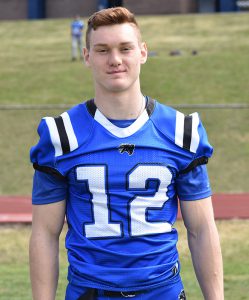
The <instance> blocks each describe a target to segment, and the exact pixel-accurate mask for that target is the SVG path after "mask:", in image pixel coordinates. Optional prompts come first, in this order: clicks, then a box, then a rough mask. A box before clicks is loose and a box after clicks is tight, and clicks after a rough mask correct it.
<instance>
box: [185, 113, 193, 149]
mask: <svg viewBox="0 0 249 300" xmlns="http://www.w3.org/2000/svg"><path fill="white" fill-rule="evenodd" d="M191 137H192V116H185V118H184V133H183V148H184V149H188V150H190V145H191Z"/></svg>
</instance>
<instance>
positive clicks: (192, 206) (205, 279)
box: [180, 197, 224, 300]
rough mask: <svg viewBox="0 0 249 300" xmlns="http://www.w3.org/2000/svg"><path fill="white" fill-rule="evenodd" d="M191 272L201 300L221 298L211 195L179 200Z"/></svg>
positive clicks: (216, 232)
mask: <svg viewBox="0 0 249 300" xmlns="http://www.w3.org/2000/svg"><path fill="white" fill-rule="evenodd" d="M180 205H181V212H182V216H183V220H184V224H185V226H186V228H187V234H188V243H189V249H190V252H191V256H192V261H193V265H194V269H195V273H196V276H197V279H198V282H199V284H200V287H201V290H202V293H203V296H204V299H205V300H223V299H224V288H223V264H222V255H221V248H220V241H219V236H218V231H217V228H216V225H215V221H214V215H213V206H212V200H211V197H208V198H206V199H202V200H197V201H180Z"/></svg>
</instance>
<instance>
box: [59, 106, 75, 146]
mask: <svg viewBox="0 0 249 300" xmlns="http://www.w3.org/2000/svg"><path fill="white" fill-rule="evenodd" d="M61 117H62V119H63V123H64V126H65V129H66V133H67V137H68V140H69V145H70V151H73V150H75V149H77V148H78V146H79V145H78V141H77V138H76V135H75V133H74V129H73V126H72V123H71V120H70V117H69V114H68V113H67V112H64V113H62V114H61Z"/></svg>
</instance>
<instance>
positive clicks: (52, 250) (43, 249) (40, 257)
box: [30, 233, 59, 300]
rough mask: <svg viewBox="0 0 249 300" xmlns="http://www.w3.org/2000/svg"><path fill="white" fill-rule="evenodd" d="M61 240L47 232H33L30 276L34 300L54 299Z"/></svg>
mask: <svg viewBox="0 0 249 300" xmlns="http://www.w3.org/2000/svg"><path fill="white" fill-rule="evenodd" d="M58 252H59V241H58V239H57V238H54V237H51V236H49V235H46V234H39V233H32V235H31V239H30V278H31V286H32V294H33V300H44V299H46V300H54V299H55V294H56V289H57V283H58V274H59V259H58Z"/></svg>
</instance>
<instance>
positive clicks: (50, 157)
mask: <svg viewBox="0 0 249 300" xmlns="http://www.w3.org/2000/svg"><path fill="white" fill-rule="evenodd" d="M37 132H38V134H39V137H40V139H39V142H38V143H37V144H36V145H35V146H33V147H32V148H31V150H30V160H31V162H32V163H33V167H34V169H36V170H39V171H42V172H45V173H50V174H53V175H56V176H58V177H64V175H63V174H62V173H61V172H60V171H59V170H58V168H57V165H56V157H58V156H59V155H61V154H62V151H61V142H60V136H59V133H58V130H57V127H56V123H55V119H54V118H51V117H46V118H43V119H42V120H41V122H40V124H39V126H38V129H37Z"/></svg>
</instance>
